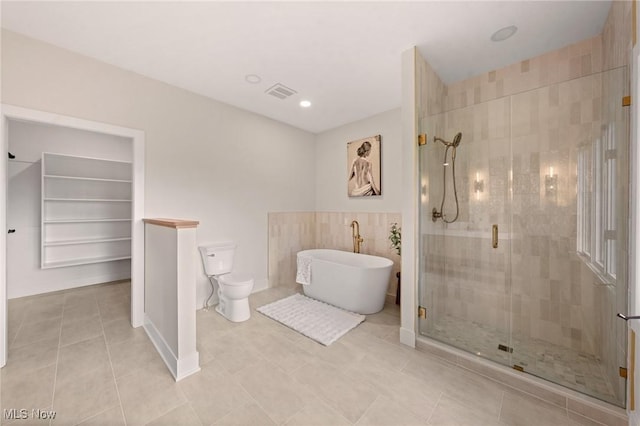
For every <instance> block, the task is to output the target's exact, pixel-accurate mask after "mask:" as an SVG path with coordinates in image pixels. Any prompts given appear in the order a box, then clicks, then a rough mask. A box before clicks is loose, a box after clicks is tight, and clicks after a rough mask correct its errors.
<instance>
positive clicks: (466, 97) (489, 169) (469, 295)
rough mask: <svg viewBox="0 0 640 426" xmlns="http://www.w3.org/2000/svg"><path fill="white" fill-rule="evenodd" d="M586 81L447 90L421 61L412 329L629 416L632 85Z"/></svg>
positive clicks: (497, 77)
mask: <svg viewBox="0 0 640 426" xmlns="http://www.w3.org/2000/svg"><path fill="white" fill-rule="evenodd" d="M558 60H559V61H561V60H562V58H560V59H558ZM568 61H571V58H568ZM525 63H526V65H525ZM548 65H549V61H547V62H545V60H544V57H543V59H541V60H539V61H538V62H537V65H536V63H534V61H531V63H530V62H529V61H524V62H523V63H521V64H518V69H517V71H519V72H520V74H524V73H525V71H529V67H531V70H533V68H534V66H540V70H542V69H543V68H544V67H545V66H548ZM583 65H584V60H583ZM525 67H526V69H525ZM594 68H595V67H594ZM601 68H603V69H604V67H601ZM582 70H583V72H581V73H580V74H579V75H574V76H571V75H568V76H567V77H568V78H565V79H562V78H559V77H558V78H557V79H556V80H554V78H553V77H549V76H547V77H548V78H547V79H546V81H545V80H544V79H543V78H541V79H540V80H541V83H540V84H538V83H536V84H533V83H525V84H522V85H520V86H518V87H516V83H514V81H516V77H514V78H513V79H511V76H510V74H509V72H510V71H509V70H507V71H499V72H497V73H496V72H492V73H488V74H486V75H484V76H482V77H480V78H478V79H476V80H474V81H471V82H467V83H465V84H463V85H459V86H456V87H447V86H445V85H444V84H443V83H442V82H441V81H440V80H439V78H438V77H437V75H435V73H434V72H433V71H432V70H431V69H430V67H429V66H428V64H427V63H426V62H420V63H418V64H417V74H416V76H417V77H416V82H417V99H418V100H417V103H418V105H417V108H416V110H417V114H418V117H417V119H418V128H419V132H420V134H422V135H426V136H423V138H424V139H423V140H424V141H426V143H425V144H423V145H422V146H420V147H419V148H418V155H419V165H420V171H419V175H420V182H419V194H417V196H418V197H419V241H418V246H419V277H418V278H419V290H418V298H419V304H420V305H421V306H422V307H424V308H425V310H426V313H427V314H426V318H423V319H420V320H419V330H418V331H419V333H420V334H421V335H422V336H425V337H427V338H430V339H433V340H436V341H439V342H442V343H445V344H447V345H450V346H453V347H455V348H458V349H462V350H464V351H467V352H470V353H473V354H476V355H478V356H480V357H482V358H486V359H489V360H492V361H494V362H497V363H500V364H503V365H506V366H509V367H512V368H515V369H517V370H520V371H523V372H525V373H528V374H531V375H534V376H537V377H540V378H543V379H545V380H548V381H550V382H553V383H556V384H559V385H562V386H564V387H566V388H569V389H573V390H576V391H579V392H581V393H583V394H586V395H590V396H592V397H595V398H598V399H600V400H603V401H606V402H609V403H611V404H615V405H618V406H622V407H624V405H625V398H626V396H625V379H623V378H622V377H621V375H620V367H624V366H626V347H627V341H626V340H627V335H626V330H627V329H626V324H625V322H624V321H623V320H621V319H619V318H616V313H617V312H626V311H627V254H626V252H627V246H628V205H629V196H628V187H629V177H628V169H629V166H628V157H629V155H628V149H629V148H628V147H629V130H628V108H625V107H624V106H623V98H624V96H625V95H626V94H627V93H628V90H629V89H628V81H629V76H628V75H627V68H626V67H625V66H620V67H615V68H612V69H609V70H606V71H598V70H597V69H591V68H590V69H588V70H585V67H584V66H583V68H582ZM540 74H542V73H541V72H540ZM520 77H522V76H521V75H518V76H517V78H520ZM501 81H502V88H501V87H500V82H501ZM518 81H519V80H518ZM509 84H511V85H512V86H513V87H511V89H512V90H507V87H506V86H507V85H509ZM501 92H502V93H501ZM448 141H450V142H448ZM451 151H453V161H452V158H451V155H452V152H451ZM454 161H455V162H454Z"/></svg>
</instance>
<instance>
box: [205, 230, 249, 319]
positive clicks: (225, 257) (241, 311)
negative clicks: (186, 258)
mask: <svg viewBox="0 0 640 426" xmlns="http://www.w3.org/2000/svg"><path fill="white" fill-rule="evenodd" d="M235 252H236V246H235V244H233V243H231V242H224V243H214V244H210V245H207V246H201V247H200V255H201V256H202V263H203V264H204V271H205V274H207V276H208V277H209V279H210V280H211V278H212V277H213V278H214V279H215V280H216V281H217V282H218V300H219V303H218V306H216V311H217V312H218V313H219V314H221V315H222V316H224V317H225V318H226V319H228V320H229V321H233V322H241V321H246V320H248V319H249V318H250V317H251V309H250V308H249V295H250V294H251V290H252V289H253V277H251V276H250V275H248V274H239V273H231V269H232V268H233V257H234V255H235ZM207 302H208V300H207Z"/></svg>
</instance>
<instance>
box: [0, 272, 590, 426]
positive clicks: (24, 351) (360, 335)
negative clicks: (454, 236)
mask: <svg viewBox="0 0 640 426" xmlns="http://www.w3.org/2000/svg"><path fill="white" fill-rule="evenodd" d="M292 291H293V290H287V289H281V288H275V289H269V290H265V291H262V292H259V293H256V294H253V295H252V296H251V299H250V301H251V305H252V308H253V309H255V308H256V307H257V306H260V305H262V304H265V303H268V302H271V301H274V300H277V299H280V298H282V297H284V296H286V295H289V294H291V293H292ZM129 292H130V285H129V283H127V282H120V283H114V284H110V285H100V286H92V287H86V288H82V289H77V290H71V291H65V292H59V293H53V294H48V295H42V296H35V297H28V298H21V299H13V300H10V301H9V339H10V340H9V341H10V344H9V359H8V363H7V365H6V366H5V367H4V368H3V369H2V370H1V380H0V400H1V406H2V407H1V408H2V413H3V416H2V418H0V423H1V424H3V425H4V424H7V425H29V424H36V425H46V424H51V425H75V424H81V425H125V424H126V425H171V426H175V425H273V424H281V425H331V426H333V425H350V424H357V425H473V426H478V425H537V426H544V425H554V426H555V425H593V424H596V423H593V422H592V421H590V420H588V419H586V418H583V417H580V416H578V415H576V414H575V413H572V412H567V410H565V409H563V408H560V407H557V406H554V405H552V404H549V403H545V402H543V401H541V400H538V399H536V398H534V397H532V396H529V395H527V394H525V393H521V392H519V391H516V390H514V389H512V388H508V387H506V386H503V385H501V384H498V383H496V382H493V381H491V380H488V379H486V378H484V377H482V376H479V375H476V374H474V373H472V372H469V371H466V370H462V369H459V368H457V367H455V366H453V365H450V364H447V363H446V362H444V361H441V360H438V359H436V358H434V357H432V356H430V355H428V354H425V353H422V352H418V351H416V350H413V349H411V348H408V347H406V346H403V345H400V344H399V343H398V326H399V321H400V320H399V309H398V307H397V306H395V305H390V306H388V307H386V308H385V309H384V310H383V311H382V312H380V313H378V314H375V315H369V316H368V317H367V320H366V321H365V322H364V323H362V324H361V325H360V326H358V327H357V328H356V329H354V330H353V331H351V332H349V333H348V334H347V335H345V336H344V337H342V338H341V339H340V340H339V341H337V342H336V343H334V344H332V345H331V346H329V347H324V346H321V345H319V344H317V343H315V342H313V341H311V340H309V339H307V338H306V337H304V336H302V335H300V334H298V333H296V332H294V331H292V330H290V329H288V328H286V327H284V326H282V325H280V324H279V323H277V322H274V321H272V320H270V319H268V318H266V317H264V316H262V315H261V314H259V313H257V312H255V311H254V312H253V313H252V317H251V319H250V320H249V321H246V322H244V323H240V324H234V323H231V322H228V321H227V320H225V319H224V318H222V317H221V316H220V315H218V314H217V313H216V312H215V311H214V310H213V309H211V310H210V311H198V313H197V321H198V324H197V326H198V336H197V338H198V350H199V352H200V364H201V366H202V370H201V371H200V372H199V373H197V374H195V375H192V376H190V377H188V378H185V379H183V380H182V381H180V382H178V383H176V382H174V381H173V379H172V377H171V376H170V374H169V372H168V371H167V369H166V368H165V366H164V364H163V362H162V360H161V359H160V357H159V355H158V354H157V353H156V351H155V349H154V348H153V346H152V345H151V343H150V341H149V339H148V338H147V337H146V335H145V332H144V330H143V329H142V328H139V329H133V328H131V327H130V324H129V304H130V301H129ZM10 409H16V410H18V411H14V412H13V413H14V414H17V416H20V415H21V414H22V413H23V412H21V411H19V410H21V409H24V410H26V412H25V413H26V417H27V419H25V420H15V419H14V420H7V419H6V418H5V417H6V416H7V413H9V411H6V410H10ZM33 409H40V410H42V411H41V412H40V415H41V416H42V417H46V414H47V411H48V410H54V411H55V413H56V416H55V418H54V419H52V420H51V419H50V420H47V419H42V418H41V419H38V418H35V417H34V415H37V412H34V411H32V410H33Z"/></svg>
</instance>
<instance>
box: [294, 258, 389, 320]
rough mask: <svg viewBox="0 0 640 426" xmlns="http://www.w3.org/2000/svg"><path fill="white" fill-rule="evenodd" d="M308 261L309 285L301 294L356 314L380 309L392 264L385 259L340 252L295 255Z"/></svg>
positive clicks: (305, 286)
mask: <svg viewBox="0 0 640 426" xmlns="http://www.w3.org/2000/svg"><path fill="white" fill-rule="evenodd" d="M298 256H305V257H308V258H311V259H312V261H311V284H305V285H303V286H302V288H303V290H304V294H306V295H307V296H309V297H311V298H313V299H317V300H320V301H322V302H325V303H329V304H330V305H334V306H337V307H339V308H342V309H346V310H348V311H352V312H357V313H359V314H374V313H376V312H380V311H381V310H382V308H383V307H384V301H385V297H386V294H387V287H388V286H389V277H390V275H391V268H392V266H393V262H392V261H391V260H389V259H387V258H384V257H379V256H371V255H368V254H359V253H351V252H348V251H341V250H329V249H314V250H303V251H300V252H298Z"/></svg>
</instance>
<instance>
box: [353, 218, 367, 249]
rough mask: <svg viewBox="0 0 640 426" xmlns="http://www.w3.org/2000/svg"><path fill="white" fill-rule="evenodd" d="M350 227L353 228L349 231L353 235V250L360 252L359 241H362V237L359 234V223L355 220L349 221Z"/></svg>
mask: <svg viewBox="0 0 640 426" xmlns="http://www.w3.org/2000/svg"><path fill="white" fill-rule="evenodd" d="M351 228H352V229H353V231H352V232H351V235H352V236H353V252H354V253H360V243H362V242H363V241H364V239H363V238H362V237H361V236H360V224H359V223H358V221H357V220H354V221H352V222H351Z"/></svg>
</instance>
